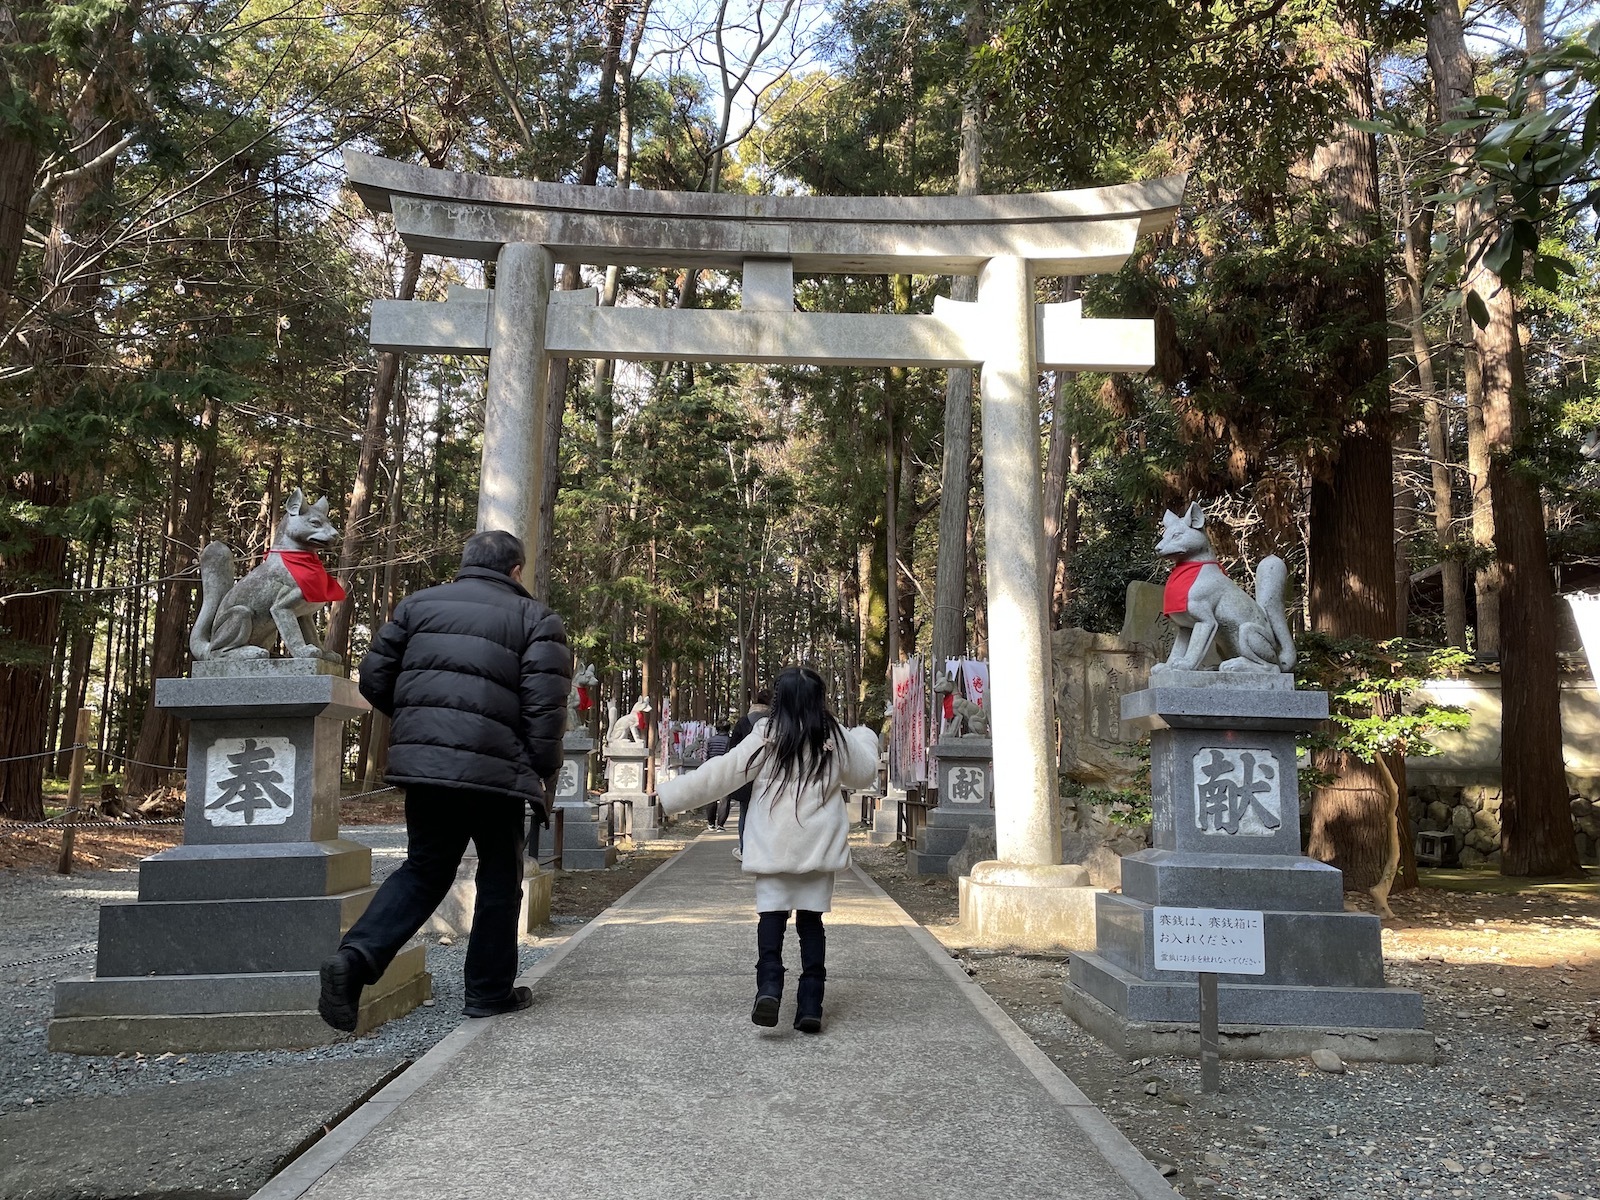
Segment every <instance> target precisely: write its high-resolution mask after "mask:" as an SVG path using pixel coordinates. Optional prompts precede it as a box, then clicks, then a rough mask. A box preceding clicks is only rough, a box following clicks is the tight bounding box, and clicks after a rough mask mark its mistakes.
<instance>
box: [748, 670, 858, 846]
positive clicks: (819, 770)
mask: <svg viewBox="0 0 1600 1200" xmlns="http://www.w3.org/2000/svg"><path fill="white" fill-rule="evenodd" d="M767 722H768V724H767V744H766V745H765V746H763V747H762V749H761V753H762V754H766V755H771V760H770V763H771V768H772V773H773V774H774V775H775V776H776V777H777V779H778V781H779V783H780V785H781V786H780V787H779V788H778V789H777V791H775V792H774V793H773V797H772V803H773V805H774V806H776V805H777V802H778V792H781V791H782V790H783V787H786V786H787V785H789V784H790V783H793V784H794V795H795V811H796V814H797V815H798V813H799V807H800V793H801V792H802V791H803V790H804V789H805V787H806V786H807V785H808V784H812V783H821V782H822V779H823V777H824V776H825V775H826V774H827V771H828V751H827V750H826V749H824V746H825V744H826V743H827V742H828V741H829V739H830V738H831V739H833V744H834V746H838V745H839V739H840V738H841V737H842V736H843V730H842V729H841V728H840V726H839V722H838V721H837V720H835V719H834V715H833V714H832V713H831V712H829V711H828V689H827V686H826V685H825V684H824V683H823V682H822V676H821V675H818V674H817V673H816V672H815V671H813V670H811V668H809V667H785V668H784V669H783V670H782V671H780V672H779V673H778V678H777V680H776V681H774V683H773V685H772V712H771V713H770V714H769V715H768V717H767Z"/></svg>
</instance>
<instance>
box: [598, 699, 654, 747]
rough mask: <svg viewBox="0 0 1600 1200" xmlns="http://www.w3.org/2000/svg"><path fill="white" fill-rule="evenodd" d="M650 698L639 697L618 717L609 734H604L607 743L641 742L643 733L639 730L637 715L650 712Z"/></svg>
mask: <svg viewBox="0 0 1600 1200" xmlns="http://www.w3.org/2000/svg"><path fill="white" fill-rule="evenodd" d="M650 711H651V709H650V697H649V696H640V697H639V699H638V700H636V701H635V702H634V705H633V707H632V708H631V709H629V710H628V711H627V712H625V713H623V714H622V716H620V717H618V718H617V719H616V721H615V722H614V723H613V724H612V726H611V732H609V733H608V734H606V741H607V742H642V741H644V731H643V730H642V729H640V728H639V714H640V713H647V712H650Z"/></svg>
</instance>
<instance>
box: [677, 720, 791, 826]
mask: <svg viewBox="0 0 1600 1200" xmlns="http://www.w3.org/2000/svg"><path fill="white" fill-rule="evenodd" d="M766 744H767V740H766V738H765V737H761V736H759V735H755V734H752V735H751V736H750V737H747V738H745V740H744V741H742V742H740V743H739V744H738V745H737V746H735V747H734V748H733V749H732V750H729V751H728V752H727V753H726V754H723V755H720V756H718V757H717V758H713V759H709V760H708V761H707V762H706V763H705V765H704V766H700V767H696V768H695V769H694V770H692V771H689V772H686V773H685V774H683V775H679V776H678V777H677V778H676V779H663V780H661V781H659V782H658V783H657V784H656V800H657V801H658V802H659V803H660V805H661V809H662V811H663V812H666V813H680V812H687V811H688V810H689V809H691V808H696V807H700V806H703V805H706V804H710V803H711V802H712V801H713V800H721V799H722V798H723V797H724V796H726V795H727V794H728V793H729V792H731V791H733V790H734V789H735V788H738V787H743V786H744V785H745V784H747V783H749V782H750V781H751V780H752V779H754V778H755V777H756V772H757V770H758V764H757V763H756V761H755V759H756V755H757V753H759V751H760V750H761V748H762V747H763V746H765V745H766Z"/></svg>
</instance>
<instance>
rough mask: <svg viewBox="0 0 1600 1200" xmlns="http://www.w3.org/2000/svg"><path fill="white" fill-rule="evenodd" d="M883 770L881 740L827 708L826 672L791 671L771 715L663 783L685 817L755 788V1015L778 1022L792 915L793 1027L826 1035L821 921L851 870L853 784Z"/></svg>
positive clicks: (749, 837) (663, 792)
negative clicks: (796, 949) (796, 974)
mask: <svg viewBox="0 0 1600 1200" xmlns="http://www.w3.org/2000/svg"><path fill="white" fill-rule="evenodd" d="M877 769H878V736H877V734H875V733H873V732H872V730H870V729H868V728H866V727H865V726H862V727H859V728H856V729H850V730H846V729H844V728H842V727H841V726H840V724H839V722H838V721H837V720H836V719H835V718H834V716H833V714H832V713H831V712H829V711H828V702H827V690H826V687H825V686H824V684H823V682H822V676H820V675H818V674H817V673H816V672H815V671H813V670H810V669H809V668H806V667H788V668H786V669H785V670H783V671H782V672H781V673H780V674H779V675H778V678H777V681H776V682H775V683H774V685H773V689H772V709H771V711H770V713H769V714H768V715H767V716H765V717H763V718H762V719H761V720H759V721H757V722H756V723H755V725H754V727H753V728H752V730H751V732H750V736H749V737H747V738H746V739H745V740H744V741H742V742H740V743H739V745H738V746H736V747H734V748H733V749H732V750H730V751H729V752H728V753H727V754H725V755H723V756H722V757H721V758H713V759H711V760H709V761H708V762H707V763H706V764H705V765H704V766H702V767H700V768H698V769H697V770H695V771H691V772H689V773H688V774H686V775H680V776H679V777H678V778H677V779H668V780H665V781H663V782H661V783H659V784H657V788H656V794H657V796H658V798H659V800H660V803H661V807H662V810H663V811H665V812H668V813H672V812H682V811H684V810H685V809H688V808H692V807H694V806H695V805H696V804H704V803H706V802H707V800H708V799H710V798H711V797H713V796H721V795H724V794H725V793H727V792H728V791H729V790H730V789H732V788H734V787H737V786H739V785H741V784H746V783H748V784H751V785H753V792H752V797H751V802H750V805H749V813H750V820H749V824H748V826H747V827H746V829H745V846H744V858H743V863H744V870H745V872H746V873H747V874H751V875H754V876H755V884H756V912H757V914H758V918H757V921H758V923H757V927H756V950H757V958H756V999H755V1004H754V1006H753V1007H752V1008H751V1010H750V1019H751V1020H752V1021H753V1022H755V1023H756V1024H757V1025H765V1026H772V1025H776V1024H777V1023H778V1009H779V1006H780V1004H781V1003H782V1000H783V975H784V970H783V939H784V931H785V930H786V929H787V928H788V924H789V914H790V913H791V912H793V913H794V914H795V932H796V933H797V934H799V936H800V984H799V987H798V988H797V989H796V994H795V1018H794V1027H795V1028H796V1029H798V1030H800V1031H801V1032H802V1033H819V1032H821V1030H822V997H823V985H824V983H825V982H826V980H827V977H828V969H827V938H826V934H825V932H824V930H823V925H822V915H823V914H824V913H826V912H828V911H830V910H831V909H832V908H833V881H834V876H835V874H836V873H837V872H839V871H842V870H844V869H845V868H846V867H848V866H849V865H850V812H849V806H848V804H847V803H846V801H845V797H844V791H843V789H844V788H854V787H864V786H866V784H867V782H868V781H869V780H871V779H872V777H873V775H874V774H875V773H876V772H877Z"/></svg>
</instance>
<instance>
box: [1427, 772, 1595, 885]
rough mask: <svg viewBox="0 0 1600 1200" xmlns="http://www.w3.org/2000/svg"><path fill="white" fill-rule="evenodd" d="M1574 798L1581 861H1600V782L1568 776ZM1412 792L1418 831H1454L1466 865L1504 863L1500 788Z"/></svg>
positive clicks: (1574, 832)
mask: <svg viewBox="0 0 1600 1200" xmlns="http://www.w3.org/2000/svg"><path fill="white" fill-rule="evenodd" d="M1568 786H1569V787H1574V786H1575V787H1576V789H1577V791H1576V794H1574V795H1573V796H1572V800H1571V803H1572V836H1573V838H1574V840H1575V841H1576V843H1577V847H1578V858H1579V859H1580V860H1581V861H1583V862H1586V863H1592V862H1600V778H1596V777H1594V776H1590V777H1587V778H1582V779H1573V778H1572V777H1571V776H1569V777H1568ZM1410 790H1411V796H1410V800H1411V822H1412V825H1413V827H1414V828H1416V829H1418V830H1444V829H1448V830H1450V831H1452V832H1453V833H1454V834H1455V835H1456V847H1457V850H1458V853H1459V855H1460V864H1461V865H1462V866H1463V867H1472V866H1478V865H1481V864H1485V863H1487V864H1490V865H1494V864H1497V863H1499V861H1500V786H1499V785H1498V784H1468V785H1466V786H1463V787H1452V786H1450V785H1448V784H1445V785H1440V784H1423V785H1421V786H1419V787H1414V788H1412V789H1410Z"/></svg>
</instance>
